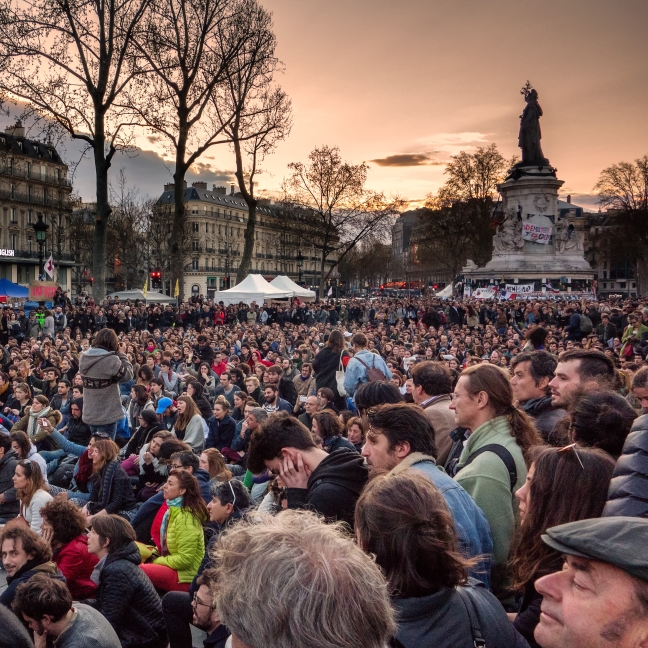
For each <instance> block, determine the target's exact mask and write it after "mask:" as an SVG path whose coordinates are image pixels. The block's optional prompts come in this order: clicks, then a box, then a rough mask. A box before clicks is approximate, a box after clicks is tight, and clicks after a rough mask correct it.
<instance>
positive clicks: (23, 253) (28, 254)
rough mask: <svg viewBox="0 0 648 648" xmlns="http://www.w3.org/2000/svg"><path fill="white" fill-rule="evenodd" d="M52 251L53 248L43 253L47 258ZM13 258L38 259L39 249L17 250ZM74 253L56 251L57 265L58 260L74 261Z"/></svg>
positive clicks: (55, 259) (55, 260)
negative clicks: (57, 252) (58, 252)
mask: <svg viewBox="0 0 648 648" xmlns="http://www.w3.org/2000/svg"><path fill="white" fill-rule="evenodd" d="M50 253H51V250H50V251H49V252H43V255H44V257H45V258H47V257H48V256H49V255H50ZM12 258H14V259H15V258H20V259H38V251H36V250H31V251H30V250H16V252H15V256H14V257H12ZM74 260H75V259H74V255H73V254H56V253H54V264H55V265H56V262H57V261H74Z"/></svg>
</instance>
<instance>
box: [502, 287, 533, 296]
mask: <svg viewBox="0 0 648 648" xmlns="http://www.w3.org/2000/svg"><path fill="white" fill-rule="evenodd" d="M534 287H535V284H506V288H505V290H506V294H507V295H510V294H511V293H514V294H516V295H527V294H529V293H532V292H533V289H534Z"/></svg>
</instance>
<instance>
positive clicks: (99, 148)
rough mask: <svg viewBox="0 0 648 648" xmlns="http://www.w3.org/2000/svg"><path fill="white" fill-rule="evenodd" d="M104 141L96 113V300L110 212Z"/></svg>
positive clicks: (102, 288) (100, 294) (102, 284)
mask: <svg viewBox="0 0 648 648" xmlns="http://www.w3.org/2000/svg"><path fill="white" fill-rule="evenodd" d="M105 142H106V138H105V133H104V122H103V115H102V114H96V117H95V137H94V149H93V152H94V161H95V178H96V182H97V213H96V218H95V226H94V233H93V241H92V275H93V277H94V284H93V287H92V296H93V297H94V299H95V301H97V302H98V301H99V300H102V299H103V298H104V297H105V296H106V235H107V232H108V219H109V218H110V214H111V212H112V209H111V208H110V202H109V198H108V169H109V168H110V162H108V161H107V160H106V153H105Z"/></svg>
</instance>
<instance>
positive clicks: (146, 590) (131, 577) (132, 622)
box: [94, 542, 166, 648]
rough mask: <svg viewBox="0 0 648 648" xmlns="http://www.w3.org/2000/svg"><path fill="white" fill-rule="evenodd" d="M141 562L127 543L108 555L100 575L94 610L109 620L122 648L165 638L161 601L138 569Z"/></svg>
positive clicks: (136, 549)
mask: <svg viewBox="0 0 648 648" xmlns="http://www.w3.org/2000/svg"><path fill="white" fill-rule="evenodd" d="M141 561H142V558H141V556H140V552H139V550H138V548H137V545H136V544H135V543H134V542H129V543H128V544H127V545H125V546H124V547H122V548H121V549H118V550H117V551H115V552H114V553H111V554H108V555H107V556H106V559H105V562H104V563H103V566H101V568H100V572H99V589H98V590H97V600H96V602H94V607H95V608H96V609H98V610H99V612H101V614H103V615H104V616H105V617H106V619H108V622H109V623H110V625H111V626H112V627H113V628H114V629H115V632H116V633H117V634H118V635H119V639H120V641H121V644H122V646H123V647H124V648H127V647H129V646H141V645H142V644H147V643H149V642H153V641H156V640H160V639H161V638H163V637H165V636H166V628H165V624H164V616H163V614H162V601H160V597H159V596H158V594H157V592H156V591H155V588H154V587H153V583H151V581H150V580H149V577H148V576H147V575H146V574H145V573H144V572H143V571H142V570H141V569H140V563H141Z"/></svg>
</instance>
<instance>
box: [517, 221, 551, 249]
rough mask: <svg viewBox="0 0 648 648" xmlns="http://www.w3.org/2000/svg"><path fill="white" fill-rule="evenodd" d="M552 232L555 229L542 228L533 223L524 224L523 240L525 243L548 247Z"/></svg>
mask: <svg viewBox="0 0 648 648" xmlns="http://www.w3.org/2000/svg"><path fill="white" fill-rule="evenodd" d="M552 231H553V227H540V225H534V224H533V223H523V224H522V238H523V239H524V240H525V241H533V242H534V243H542V244H543V245H547V244H548V243H549V239H550V238H551V232H552Z"/></svg>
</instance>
